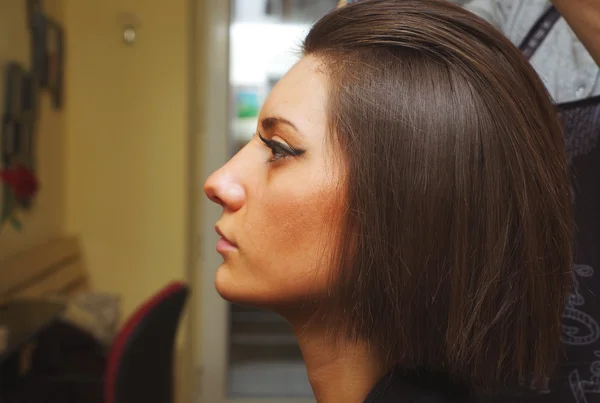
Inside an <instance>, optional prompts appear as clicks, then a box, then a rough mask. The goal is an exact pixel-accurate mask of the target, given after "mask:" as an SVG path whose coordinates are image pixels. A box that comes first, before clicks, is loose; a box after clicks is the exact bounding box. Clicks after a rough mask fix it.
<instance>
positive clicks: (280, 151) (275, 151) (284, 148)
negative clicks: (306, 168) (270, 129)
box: [256, 133, 306, 162]
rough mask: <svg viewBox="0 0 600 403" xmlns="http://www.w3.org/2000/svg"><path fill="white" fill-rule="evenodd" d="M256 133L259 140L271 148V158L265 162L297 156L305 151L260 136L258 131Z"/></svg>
mask: <svg viewBox="0 0 600 403" xmlns="http://www.w3.org/2000/svg"><path fill="white" fill-rule="evenodd" d="M256 134H257V135H258V137H259V138H260V140H261V141H262V142H263V143H265V145H266V146H267V147H269V148H270V149H271V158H270V159H269V160H268V161H267V162H275V161H278V160H280V159H283V158H287V157H297V156H299V155H302V154H304V152H305V151H306V150H300V149H297V148H293V147H290V146H289V145H287V144H284V143H282V142H279V141H276V140H270V139H266V138H264V137H263V136H261V135H260V133H256Z"/></svg>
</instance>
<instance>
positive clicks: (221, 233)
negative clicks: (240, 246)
mask: <svg viewBox="0 0 600 403" xmlns="http://www.w3.org/2000/svg"><path fill="white" fill-rule="evenodd" d="M215 231H216V232H217V234H219V236H220V237H221V238H223V239H224V240H225V241H227V242H228V243H229V244H231V245H232V246H236V247H237V245H236V243H235V242H233V241H232V240H231V239H229V238H227V237H226V236H225V234H223V231H221V229H220V228H219V227H218V226H215Z"/></svg>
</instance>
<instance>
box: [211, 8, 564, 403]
mask: <svg viewBox="0 0 600 403" xmlns="http://www.w3.org/2000/svg"><path fill="white" fill-rule="evenodd" d="M303 55H304V56H303V58H302V59H301V60H300V61H299V62H298V63H297V64H296V65H295V66H294V67H293V68H292V69H291V70H290V71H289V72H288V74H287V75H286V76H285V77H284V78H283V79H282V80H280V82H279V83H278V84H277V85H276V87H275V88H274V89H273V91H272V93H271V94H270V95H269V97H268V99H267V100H266V102H265V104H264V106H263V108H262V110H261V114H260V117H259V125H258V128H257V133H256V135H255V136H254V138H253V139H252V141H251V142H250V143H248V145H247V146H246V147H244V148H243V149H242V150H241V151H240V152H239V153H238V154H237V155H235V156H234V157H233V158H232V159H231V160H230V161H229V162H228V163H227V164H226V165H224V166H223V167H222V168H221V169H219V170H218V171H217V172H215V173H214V174H213V175H211V177H210V178H208V180H207V182H206V184H205V191H206V194H207V195H208V197H209V198H210V199H211V200H212V201H214V202H216V203H219V204H220V205H221V206H222V207H223V215H222V217H221V219H220V220H219V222H218V223H217V225H216V230H217V232H218V233H219V234H220V235H221V237H222V238H221V239H220V240H219V242H218V244H217V251H218V252H219V253H221V254H222V255H223V264H222V265H221V266H220V267H219V269H218V270H217V273H216V278H215V285H216V288H217V290H218V292H219V293H220V294H221V295H222V296H223V297H224V298H225V299H227V300H229V301H232V302H235V303H240V304H247V305H253V306H257V307H263V308H267V309H271V310H273V311H275V312H278V313H280V314H281V315H283V316H284V317H285V318H286V319H287V320H288V321H289V322H290V323H291V325H292V327H293V328H294V331H295V334H296V336H297V338H298V342H299V345H300V348H301V350H302V354H303V357H304V359H305V362H306V366H307V371H308V375H309V379H310V382H311V385H312V388H313V391H314V393H315V396H316V398H317V401H318V402H319V403H330V402H363V401H364V402H368V403H384V402H397V401H399V402H402V401H411V402H421V401H422V402H425V401H427V402H450V401H453V402H455V401H459V402H462V401H470V400H469V399H474V398H475V392H474V391H476V390H477V391H485V392H486V393H488V394H490V393H492V391H493V390H494V389H495V388H496V387H499V386H502V385H504V384H505V383H510V382H513V381H516V380H527V381H529V380H532V381H533V382H535V383H536V384H539V383H540V382H543V381H544V380H545V379H546V377H547V376H550V375H551V373H552V370H553V367H554V363H555V361H556V358H557V355H558V346H559V335H560V316H561V312H562V308H563V306H564V301H565V297H566V295H567V294H568V291H569V288H570V282H571V281H570V279H571V277H570V274H569V273H570V267H571V261H572V260H571V259H572V256H571V242H572V240H571V233H572V222H571V219H572V217H571V215H572V214H571V209H570V194H569V184H568V176H567V171H566V159H565V155H564V149H563V142H562V132H561V128H560V123H559V121H558V118H557V116H556V111H555V109H554V107H553V106H552V103H551V101H550V99H549V96H548V94H547V93H546V91H545V89H544V86H543V85H542V83H541V82H540V80H539V78H538V77H537V75H536V74H535V72H534V71H533V70H532V68H531V67H530V66H529V64H528V63H527V62H526V60H525V59H524V58H523V56H522V55H521V53H520V52H519V50H518V49H516V48H515V47H514V46H513V45H511V43H510V42H509V41H508V40H506V39H505V38H504V37H503V36H502V35H501V34H500V33H499V32H497V31H496V30H495V29H493V28H492V26H491V25H489V24H487V23H485V22H484V21H482V20H481V19H479V18H477V17H475V16H473V15H472V14H470V13H468V12H466V11H464V10H462V9H461V8H460V7H458V6H455V5H452V4H450V3H447V2H445V1H440V0H403V1H395V0H372V1H364V2H359V3H356V4H351V5H348V6H346V7H342V8H340V9H338V10H336V11H334V12H332V13H330V14H328V15H326V16H325V17H323V18H322V19H321V20H320V21H319V22H317V23H316V24H315V26H314V27H313V28H312V29H311V31H310V33H309V34H308V36H307V38H306V40H305V43H304V49H303ZM403 399H404V400H403ZM411 399H412V400H411ZM427 399H429V400H427Z"/></svg>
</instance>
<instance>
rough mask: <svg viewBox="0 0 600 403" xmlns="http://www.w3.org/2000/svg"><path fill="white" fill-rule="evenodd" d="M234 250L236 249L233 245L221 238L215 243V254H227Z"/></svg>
mask: <svg viewBox="0 0 600 403" xmlns="http://www.w3.org/2000/svg"><path fill="white" fill-rule="evenodd" d="M235 249H237V248H236V247H235V245H234V244H232V243H231V242H229V241H228V240H227V239H225V238H221V239H219V240H218V241H217V252H229V251H232V250H235Z"/></svg>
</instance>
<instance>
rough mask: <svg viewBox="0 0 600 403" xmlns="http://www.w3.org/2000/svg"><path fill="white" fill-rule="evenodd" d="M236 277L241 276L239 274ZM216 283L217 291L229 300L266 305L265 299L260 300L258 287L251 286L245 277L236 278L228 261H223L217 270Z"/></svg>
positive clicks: (234, 302)
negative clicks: (257, 291)
mask: <svg viewBox="0 0 600 403" xmlns="http://www.w3.org/2000/svg"><path fill="white" fill-rule="evenodd" d="M238 274H239V273H238ZM235 277H239V275H238V276H235ZM214 284H215V289H216V290H217V293H218V294H219V295H220V296H221V298H223V299H224V300H226V301H228V302H231V303H233V304H239V305H246V306H255V307H262V306H264V305H265V304H264V301H260V298H259V296H258V295H257V293H256V291H255V290H256V289H257V288H258V287H253V286H251V285H250V283H249V282H248V281H244V279H239V278H234V276H232V273H231V269H230V268H229V266H228V265H227V264H226V263H223V264H222V265H221V266H220V267H219V269H218V270H217V273H216V274H215V281H214Z"/></svg>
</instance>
